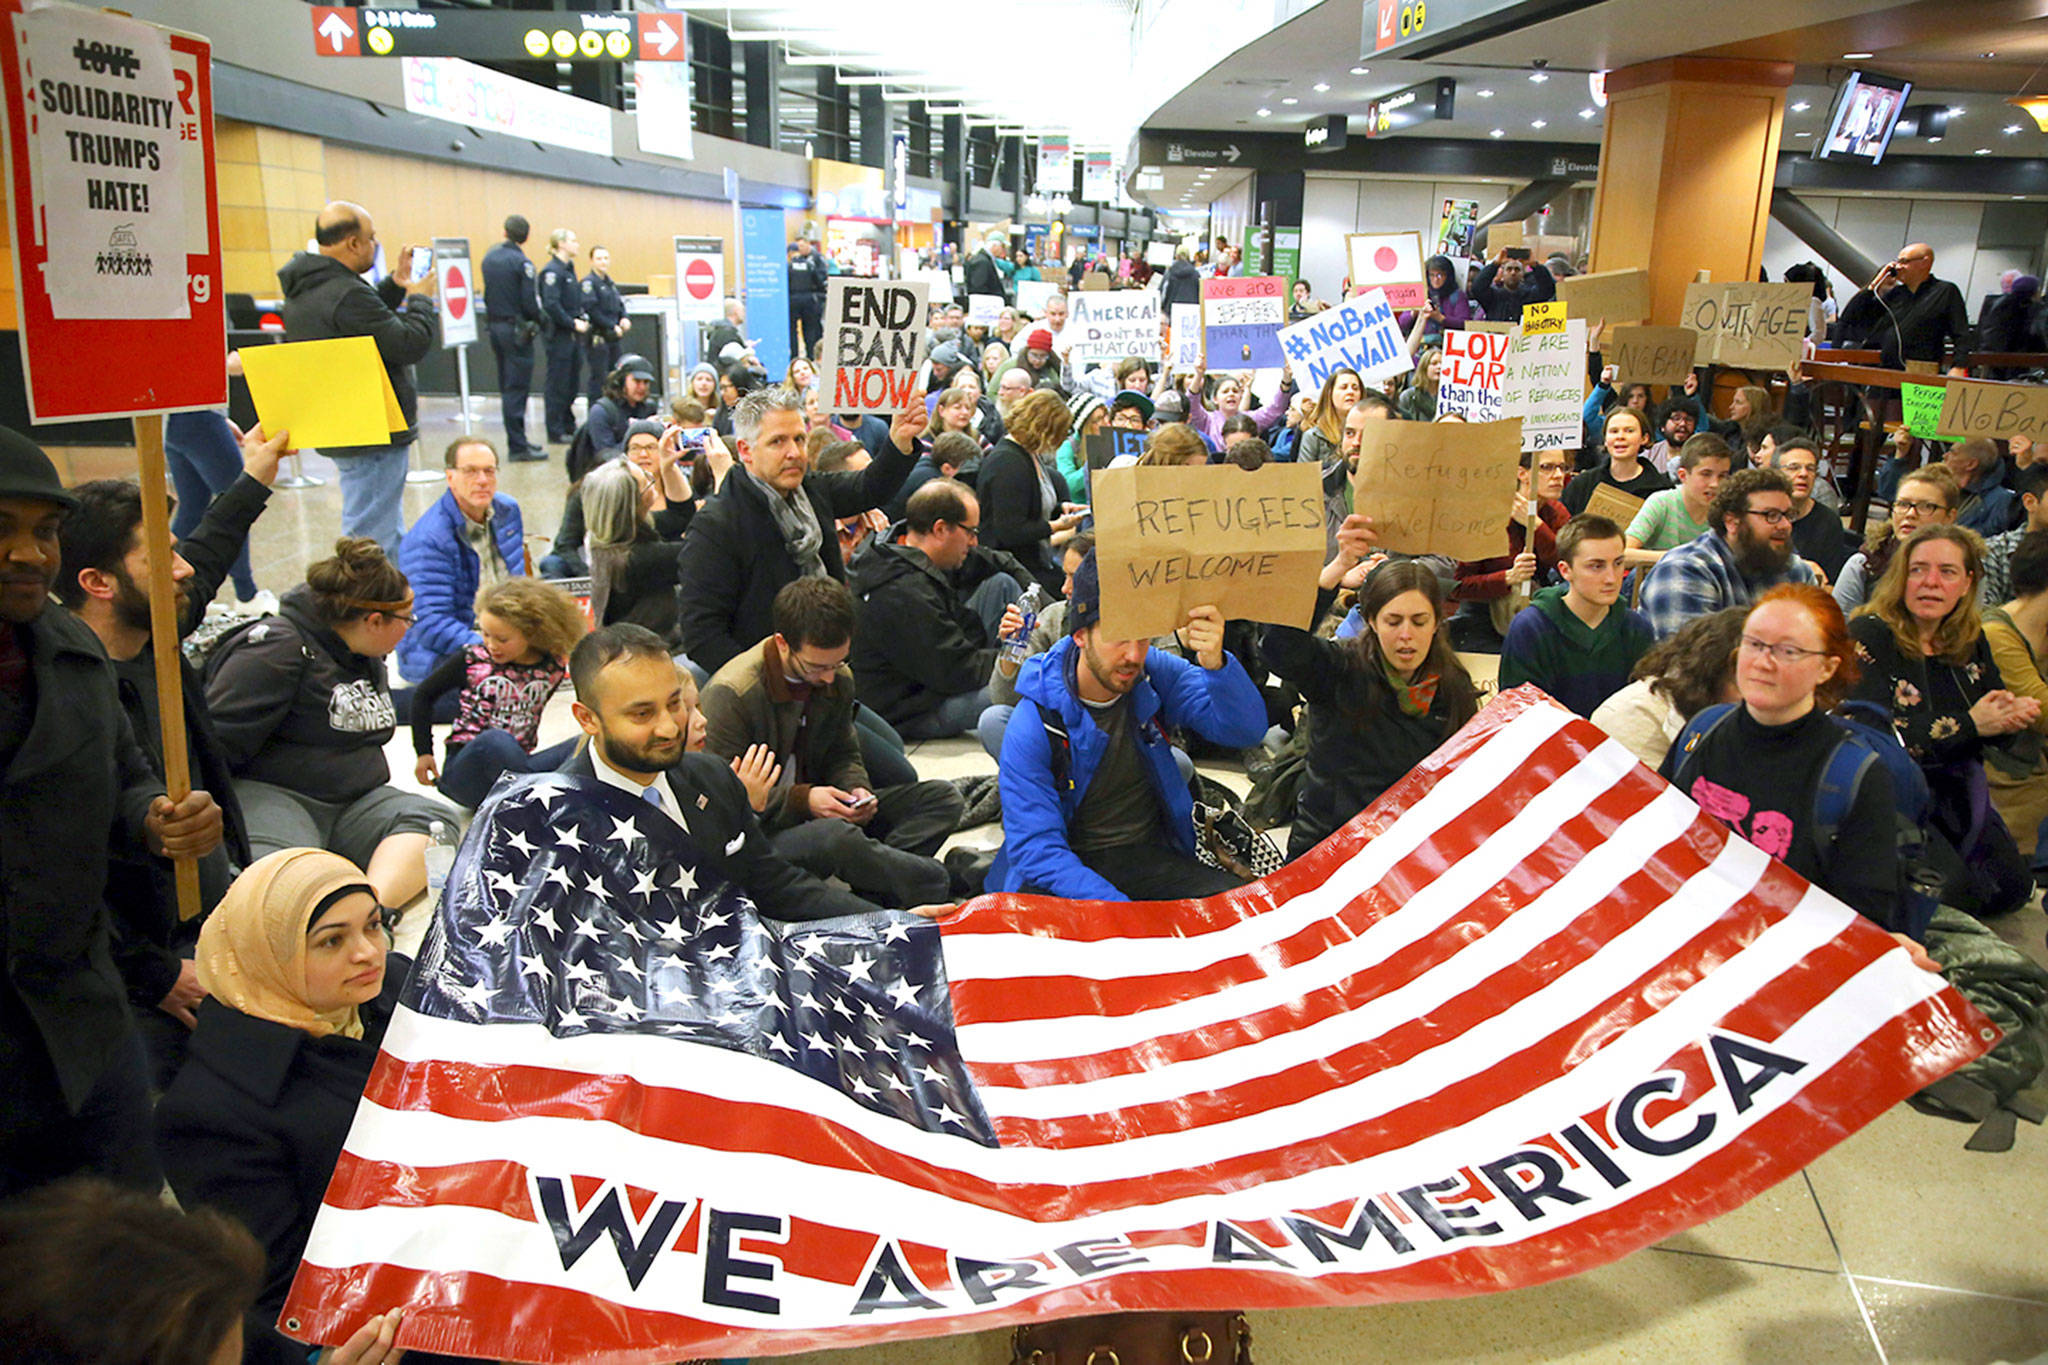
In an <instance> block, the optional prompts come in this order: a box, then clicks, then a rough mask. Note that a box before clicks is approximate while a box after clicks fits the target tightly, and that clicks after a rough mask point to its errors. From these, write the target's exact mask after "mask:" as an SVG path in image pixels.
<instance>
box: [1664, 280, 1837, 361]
mask: <svg viewBox="0 0 2048 1365" xmlns="http://www.w3.org/2000/svg"><path fill="white" fill-rule="evenodd" d="M1811 302H1813V289H1812V287H1811V286H1809V285H1804V284H1747V283H1744V284H1689V285H1687V286H1686V288H1685V307H1684V308H1683V309H1682V310H1680V312H1679V315H1678V321H1679V325H1680V326H1683V327H1690V328H1691V329H1692V330H1693V331H1695V332H1698V333H1699V334H1700V344H1699V359H1700V361H1701V362H1702V363H1704V364H1708V365H1733V366H1735V367H1737V368H1738V369H1750V370H1782V369H1784V368H1785V367H1786V366H1787V365H1790V364H1791V363H1792V362H1793V361H1795V360H1797V359H1799V343H1800V342H1801V341H1803V340H1805V338H1806V314H1807V305H1808V304H1810V303H1811Z"/></svg>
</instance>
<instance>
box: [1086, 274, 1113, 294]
mask: <svg viewBox="0 0 2048 1365" xmlns="http://www.w3.org/2000/svg"><path fill="white" fill-rule="evenodd" d="M1109 286H1110V279H1109V272H1108V271H1107V270H1091V271H1089V272H1088V273H1087V274H1085V275H1083V276H1082V277H1081V289H1082V291H1083V292H1085V293H1090V294H1092V293H1095V292H1096V291H1098V290H1106V289H1108V288H1109Z"/></svg>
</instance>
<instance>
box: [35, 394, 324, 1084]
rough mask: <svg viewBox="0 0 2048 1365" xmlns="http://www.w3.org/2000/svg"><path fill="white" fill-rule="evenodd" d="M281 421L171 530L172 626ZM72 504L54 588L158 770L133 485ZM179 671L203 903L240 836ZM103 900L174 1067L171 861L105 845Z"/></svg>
mask: <svg viewBox="0 0 2048 1365" xmlns="http://www.w3.org/2000/svg"><path fill="white" fill-rule="evenodd" d="M287 435H288V434H287V433H279V434H278V435H276V436H274V437H270V438H268V439H265V437H264V434H263V432H262V430H261V429H260V428H252V429H251V430H250V432H249V434H248V435H247V436H245V437H243V438H242V475H241V477H240V478H238V479H236V480H235V481H234V482H233V483H232V484H230V485H228V487H227V489H226V490H225V491H223V492H222V493H221V495H220V496H219V497H217V498H215V499H214V500H213V503H212V505H211V506H209V507H208V508H207V509H206V515H205V517H204V518H203V519H202V520H201V521H200V523H199V525H198V526H196V527H194V528H193V530H192V534H191V535H189V536H187V537H185V539H184V541H183V542H182V544H180V543H178V542H175V541H174V542H173V545H172V550H171V578H172V581H173V582H175V583H176V584H177V588H178V632H179V635H180V637H181V638H182V637H183V636H185V635H189V634H191V633H192V631H194V630H196V629H197V628H198V626H199V623H200V622H201V621H202V620H204V619H205V612H206V604H207V603H208V602H210V601H212V600H213V595H214V594H215V593H216V592H218V591H219V590H220V585H221V583H222V581H223V580H224V579H226V577H227V575H228V570H229V568H230V566H231V565H232V564H233V563H234V560H235V555H236V554H237V553H238V552H239V551H240V550H241V548H242V546H243V544H244V543H245V542H246V541H247V540H248V538H249V527H250V525H251V524H252V523H253V522H254V521H255V520H256V518H257V516H258V515H260V514H261V513H262V511H263V508H264V505H265V504H266V503H267V502H268V501H269V498H270V488H271V485H272V484H273V483H274V482H276V480H277V462H278V457H279V456H280V455H282V454H283V452H284V443H285V440H286V439H287ZM71 491H72V495H73V496H74V497H75V498H76V499H77V505H76V506H74V507H73V508H72V509H71V510H70V511H69V512H67V513H66V514H65V517H64V526H63V531H62V537H63V560H62V567H61V568H60V569H59V571H58V575H57V583H56V587H55V589H54V591H55V593H56V596H57V600H58V601H60V602H62V603H63V604H64V606H65V607H66V608H67V609H69V611H70V613H71V614H72V615H73V616H75V617H77V618H78V620H79V621H81V622H83V623H84V625H85V627H86V628H87V629H88V630H90V631H91V632H92V633H93V634H94V635H96V636H98V637H99V642H100V646H101V648H103V649H104V650H105V651H106V655H107V658H108V659H109V660H111V661H112V663H113V666H114V686H115V692H116V695H117V697H118V698H119V701H120V705H121V709H122V711H124V712H125V713H126V714H127V717H128V723H129V725H130V726H131V727H132V728H133V730H134V732H135V739H136V742H137V743H138V744H140V745H141V747H142V749H143V751H144V753H145V754H147V755H148V757H149V761H150V766H151V768H152V769H153V770H154V771H155V773H156V775H157V780H158V781H159V782H160V781H162V775H163V771H164V761H163V727H162V721H161V719H160V718H159V715H158V711H157V693H156V649H155V644H154V642H153V641H152V639H151V638H150V620H149V587H148V584H149V547H148V546H147V545H145V544H144V543H143V538H142V492H141V490H140V489H138V488H137V487H136V486H135V485H134V484H132V483H130V482H128V481H127V480H126V479H99V480H95V481H94V482H92V483H86V484H80V485H79V486H78V487H77V488H74V489H72V490H71ZM180 653H181V657H180V660H179V663H180V667H181V668H182V669H183V672H184V694H185V695H184V700H185V747H186V753H187V765H188V766H187V771H189V772H190V773H191V774H192V780H193V782H194V783H195V784H196V785H197V786H199V787H200V788H202V789H203V790H206V791H210V792H218V793H220V796H219V798H218V799H219V805H220V812H221V817H222V828H223V832H224V838H223V840H222V841H221V843H220V845H219V846H218V847H216V848H214V849H213V850H212V851H211V852H209V853H208V854H206V856H205V857H203V858H201V859H200V860H199V893H200V905H201V907H202V909H203V910H211V909H212V908H213V907H214V905H215V904H216V903H217V902H218V901H219V900H220V898H221V896H222V894H223V893H225V892H226V890H227V888H228V883H230V882H231V881H233V880H234V878H235V875H236V874H237V873H238V872H239V871H240V870H241V869H242V868H244V867H246V866H248V864H249V862H250V856H249V838H248V831H247V827H246V825H245V824H244V823H243V820H242V808H241V804H240V803H239V802H238V801H236V799H235V794H234V791H235V789H234V783H233V781H232V780H231V775H230V773H229V771H228V764H227V759H226V758H225V757H224V756H223V755H222V753H221V751H220V743H219V740H218V739H216V738H215V736H214V733H213V721H212V718H211V716H210V715H209V714H208V713H207V710H206V692H205V685H204V684H203V683H202V682H201V681H200V679H199V672H198V670H197V669H195V668H193V667H192V665H191V662H190V661H189V660H186V659H184V658H183V657H182V651H181V652H180ZM109 859H110V870H111V871H112V873H113V875H112V876H111V877H110V878H109V879H108V885H107V897H106V900H107V908H108V910H109V911H110V912H111V914H112V916H113V933H114V937H113V954H114V965H115V967H116V968H118V969H119V971H120V973H121V979H122V980H123V981H124V982H125V983H126V985H127V987H128V999H129V1003H130V1004H131V1005H132V1006H133V1007H134V1009H135V1012H136V1018H137V1023H138V1024H139V1025H140V1027H141V1030H142V1035H143V1041H144V1042H145V1044H147V1046H148V1048H149V1052H150V1058H151V1062H152V1064H153V1069H154V1071H155V1074H156V1077H157V1079H158V1081H159V1083H168V1081H169V1078H170V1077H171V1076H172V1075H175V1074H176V1071H177V1064H178V1062H179V1060H180V1059H181V1058H182V1057H183V1054H184V1036H183V1035H184V1034H185V1033H186V1032H187V1031H189V1030H190V1029H191V1028H192V1027H193V1025H194V1023H195V1022H196V1020H195V1018H194V1014H193V1011H194V1010H196V1009H197V1008H198V1007H199V1002H200V1000H202V999H203V998H204V997H205V992H204V991H202V990H201V989H200V988H199V975H198V972H197V971H196V970H195V969H194V967H193V965H192V949H193V946H194V945H195V944H196V943H197V942H198V939H199V925H200V920H199V919H198V918H194V919H191V920H189V921H186V922H184V923H180V922H179V919H178V906H177V893H176V888H175V884H174V883H173V881H172V879H171V876H170V869H169V868H168V867H167V866H165V865H164V864H163V863H162V862H161V861H160V860H158V859H154V858H147V857H140V856H130V855H127V854H124V853H123V852H122V851H121V850H119V849H115V850H110V853H109Z"/></svg>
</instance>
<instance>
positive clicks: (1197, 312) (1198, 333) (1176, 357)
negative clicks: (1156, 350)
mask: <svg viewBox="0 0 2048 1365" xmlns="http://www.w3.org/2000/svg"><path fill="white" fill-rule="evenodd" d="M1170 322H1171V325H1172V339H1173V354H1172V356H1171V357H1169V364H1170V365H1171V366H1172V369H1173V373H1175V374H1193V373H1194V372H1195V371H1196V370H1199V369H1201V368H1202V305H1201V304H1199V303H1176V304H1175V305H1173V316H1172V318H1171V319H1170Z"/></svg>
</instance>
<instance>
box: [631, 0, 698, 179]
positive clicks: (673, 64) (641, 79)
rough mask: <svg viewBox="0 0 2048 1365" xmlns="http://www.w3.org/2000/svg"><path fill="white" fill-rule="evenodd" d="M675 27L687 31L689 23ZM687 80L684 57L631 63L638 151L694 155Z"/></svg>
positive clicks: (681, 156) (688, 157)
mask: <svg viewBox="0 0 2048 1365" xmlns="http://www.w3.org/2000/svg"><path fill="white" fill-rule="evenodd" d="M676 27H677V28H678V29H683V30H687V29H688V27H689V26H688V25H687V24H682V23H678V24H676ZM690 79H691V78H690V64H689V62H688V61H687V60H684V61H663V62H635V63H634V64H633V92H634V98H633V131H634V134H635V136H636V137H637V138H638V140H639V143H640V150H641V151H643V152H652V153H654V154H655V155H656V156H671V157H675V158H677V159H679V160H682V161H689V160H692V159H693V158H695V156H696V155H697V143H696V139H695V137H694V136H693V134H692V131H691V126H690V125H691V118H692V114H691V110H690Z"/></svg>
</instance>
